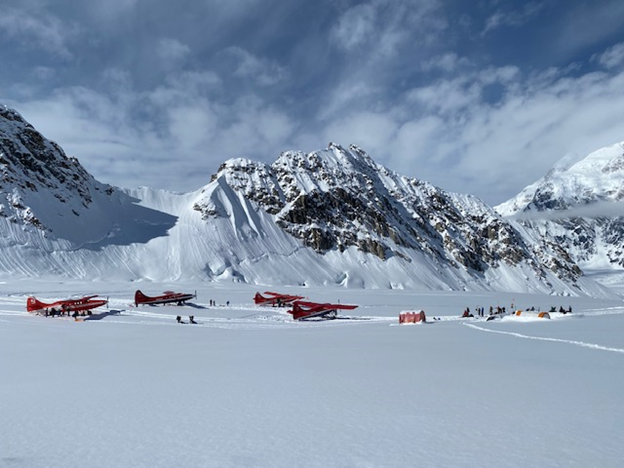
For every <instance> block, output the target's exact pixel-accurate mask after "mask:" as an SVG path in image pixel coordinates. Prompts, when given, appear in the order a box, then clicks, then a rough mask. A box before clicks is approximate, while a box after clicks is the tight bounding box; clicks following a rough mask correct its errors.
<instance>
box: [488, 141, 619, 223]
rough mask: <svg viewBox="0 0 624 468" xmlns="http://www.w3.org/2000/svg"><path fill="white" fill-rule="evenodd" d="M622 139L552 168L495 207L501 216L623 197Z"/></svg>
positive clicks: (611, 200) (615, 199) (560, 208)
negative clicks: (581, 158) (566, 166)
mask: <svg viewBox="0 0 624 468" xmlns="http://www.w3.org/2000/svg"><path fill="white" fill-rule="evenodd" d="M623 180H624V142H623V143H617V144H615V145H612V146H609V147H606V148H602V149H600V150H598V151H595V152H593V153H591V154H590V155H588V156H587V157H586V158H585V159H583V160H581V161H579V162H577V163H576V164H574V165H572V166H571V167H569V168H561V169H559V168H554V169H553V170H551V171H550V172H549V173H548V174H547V175H546V176H545V177H543V178H542V179H540V180H538V181H537V182H535V183H534V184H532V185H530V186H528V187H527V188H525V189H524V190H523V191H522V192H520V194H518V195H517V196H516V197H514V198H512V199H511V200H509V201H507V202H505V203H502V204H501V205H499V206H497V207H496V210H497V211H498V212H499V213H501V214H502V215H504V216H510V215H514V214H517V213H520V212H523V211H527V210H537V211H545V210H565V209H569V208H571V207H573V206H575V205H578V204H589V203H596V202H604V201H609V202H615V201H622V200H624V184H622V181H623Z"/></svg>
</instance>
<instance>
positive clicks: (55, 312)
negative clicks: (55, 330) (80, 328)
mask: <svg viewBox="0 0 624 468" xmlns="http://www.w3.org/2000/svg"><path fill="white" fill-rule="evenodd" d="M43 315H44V316H46V317H56V316H59V317H64V316H67V317H73V318H77V317H84V316H87V315H91V311H90V310H82V311H80V312H78V311H77V310H74V311H73V312H72V310H71V309H70V308H69V307H68V306H67V305H66V304H63V305H61V307H59V308H56V307H50V308H49V309H44V311H43Z"/></svg>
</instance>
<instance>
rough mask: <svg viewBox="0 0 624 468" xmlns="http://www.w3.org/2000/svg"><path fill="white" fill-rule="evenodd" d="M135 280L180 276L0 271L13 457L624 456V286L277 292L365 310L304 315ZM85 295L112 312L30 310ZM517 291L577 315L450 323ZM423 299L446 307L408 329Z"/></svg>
mask: <svg viewBox="0 0 624 468" xmlns="http://www.w3.org/2000/svg"><path fill="white" fill-rule="evenodd" d="M137 285H139V286H140V287H141V289H142V290H143V291H144V292H146V293H148V294H155V293H158V292H160V291H161V290H163V289H172V285H171V284H163V285H155V284H149V283H140V284H139V283H125V282H120V283H117V284H115V283H99V282H89V283H78V282H65V283H58V282H49V283H48V282H44V281H43V280H32V279H31V280H27V281H15V280H14V281H11V282H8V283H5V284H2V285H0V375H1V376H2V377H1V378H0V401H1V402H2V404H1V405H0V421H2V424H1V425H0V466H2V467H4V466H7V467H9V466H10V467H14V466H24V467H35V468H39V467H59V466H63V467H81V468H82V467H84V466H89V467H111V466H133V467H171V466H185V467H265V466H272V467H289V468H290V467H293V466H301V467H404V466H425V467H467V466H479V467H497V468H498V467H522V468H524V467H527V466H539V467H590V466H593V467H620V466H623V463H624V452H623V451H622V446H623V445H624V422H623V421H624V399H623V398H622V391H623V390H624V376H623V374H622V369H623V366H624V338H623V336H622V333H621V330H622V326H623V325H624V304H622V302H621V301H614V300H596V299H589V298H587V297H578V298H565V299H562V298H558V297H552V296H545V295H528V294H524V295H519V294H517V295H511V294H495V293H481V294H475V293H471V294H466V293H450V292H447V293H444V292H429V293H416V292H407V291H396V290H395V291H371V290H350V289H343V288H337V287H333V288H285V289H284V288H283V289H284V292H290V293H302V294H303V295H306V296H308V297H309V298H310V300H317V301H338V300H340V301H341V302H342V303H355V304H359V305H360V307H359V308H358V309H356V310H354V311H353V313H351V314H350V317H351V318H350V319H343V320H334V321H324V322H308V323H305V322H304V323H299V322H293V321H292V320H291V319H290V317H289V315H288V314H287V313H286V312H285V311H284V310H283V309H277V308H260V307H256V306H254V305H253V304H252V301H251V297H252V295H253V293H254V292H255V290H254V289H252V288H251V287H250V286H248V285H243V284H239V285H236V284H230V285H226V284H225V283H212V284H208V285H207V284H206V283H204V282H200V283H184V284H183V285H180V284H176V285H175V287H173V289H177V290H180V289H182V290H184V291H189V290H193V289H194V288H197V289H198V291H197V292H198V299H197V300H196V301H195V302H194V304H192V305H190V304H189V305H187V306H183V307H178V306H160V307H148V306H145V307H138V308H137V307H132V306H131V305H130V303H131V301H132V297H133V293H134V290H135V289H136V287H137ZM92 292H97V293H100V294H102V295H107V296H109V297H110V310H109V311H108V315H106V316H105V317H103V318H102V319H101V320H93V321H88V322H73V321H70V320H68V319H63V318H44V317H38V316H30V315H28V314H26V312H25V302H26V297H27V295H29V294H33V293H36V294H37V296H38V297H39V298H41V299H55V298H63V297H67V296H69V295H71V294H73V293H92ZM211 299H212V300H215V301H216V302H217V304H219V305H218V306H216V307H209V306H208V303H209V302H210V300H211ZM562 300H563V301H565V302H561V301H562ZM227 301H229V305H226V303H227ZM512 302H513V303H514V305H515V306H516V307H521V308H523V309H524V308H526V307H529V306H535V307H536V308H537V309H538V310H539V309H542V310H543V309H549V308H550V307H551V306H555V307H559V306H564V307H568V306H572V307H573V311H574V312H573V314H571V315H561V314H553V319H552V320H539V319H537V318H536V317H535V315H532V314H529V313H526V312H525V313H523V314H522V315H521V316H519V317H515V318H512V317H508V318H505V319H502V320H497V321H489V322H486V321H480V320H478V319H472V320H470V319H469V320H462V319H458V318H457V316H458V315H459V314H460V312H461V311H462V310H463V309H464V308H465V307H470V308H471V309H474V308H475V307H477V306H483V307H486V311H487V309H488V308H489V306H490V305H492V306H494V307H496V306H505V307H507V308H510V307H511V303H512ZM418 309H424V310H425V311H426V313H427V315H428V317H429V319H430V320H431V319H432V318H433V317H436V318H440V320H435V321H432V323H429V324H422V325H407V326H405V325H402V326H399V325H398V323H397V317H398V314H399V312H400V311H403V310H418ZM114 311H118V313H113V312H114ZM105 312H106V311H105ZM486 313H487V312H486ZM178 314H180V315H183V316H184V318H186V316H187V315H194V316H195V318H196V320H197V321H198V322H199V324H198V325H188V324H186V325H178V324H177V323H176V322H175V320H174V317H175V315H178Z"/></svg>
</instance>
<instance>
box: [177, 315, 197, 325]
mask: <svg viewBox="0 0 624 468" xmlns="http://www.w3.org/2000/svg"><path fill="white" fill-rule="evenodd" d="M188 318H189V323H193V324H197V322H196V321H195V316H194V315H189V316H188ZM176 321H177V322H178V323H186V322H185V321H183V320H182V317H181V316H180V315H178V316H177V317H176Z"/></svg>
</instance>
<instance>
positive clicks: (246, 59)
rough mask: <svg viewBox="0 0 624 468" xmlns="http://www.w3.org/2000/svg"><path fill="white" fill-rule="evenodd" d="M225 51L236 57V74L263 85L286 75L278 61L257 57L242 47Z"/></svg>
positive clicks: (272, 82)
mask: <svg viewBox="0 0 624 468" xmlns="http://www.w3.org/2000/svg"><path fill="white" fill-rule="evenodd" d="M223 53H224V54H226V55H229V56H232V57H234V58H235V59H236V61H237V64H236V69H235V70H234V75H235V76H239V77H242V78H249V79H252V80H254V81H255V82H256V83H258V84H260V85H262V86H271V85H275V84H277V83H279V82H280V81H282V80H283V79H284V78H285V76H286V70H285V69H284V68H283V67H282V66H280V65H279V64H278V63H276V62H274V61H271V60H268V59H262V58H259V57H256V56H255V55H253V54H251V53H249V52H248V51H246V50H244V49H242V48H241V47H235V46H232V47H228V48H227V49H225V50H224V51H223Z"/></svg>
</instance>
